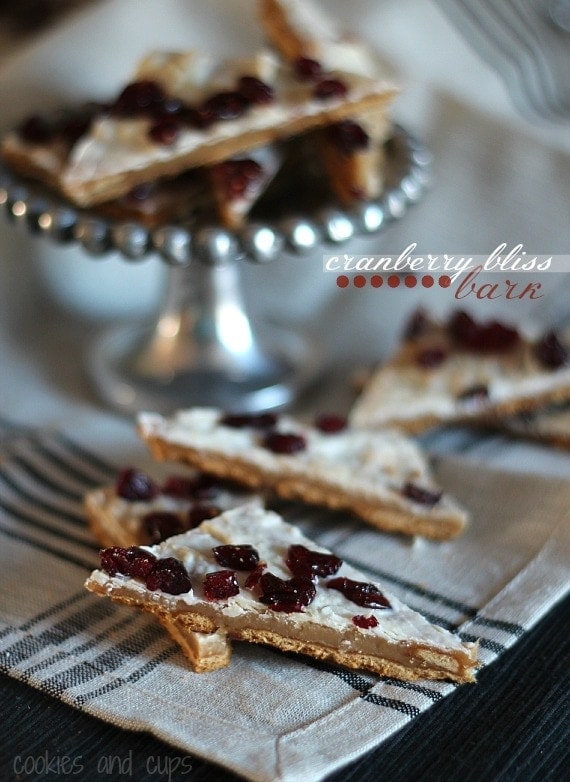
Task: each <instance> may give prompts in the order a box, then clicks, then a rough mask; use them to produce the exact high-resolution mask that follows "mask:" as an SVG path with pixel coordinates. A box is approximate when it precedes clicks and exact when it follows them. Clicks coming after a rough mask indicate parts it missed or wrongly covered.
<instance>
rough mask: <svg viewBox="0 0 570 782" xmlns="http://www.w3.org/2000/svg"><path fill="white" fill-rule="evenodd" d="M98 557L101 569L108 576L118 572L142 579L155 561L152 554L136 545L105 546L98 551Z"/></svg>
mask: <svg viewBox="0 0 570 782" xmlns="http://www.w3.org/2000/svg"><path fill="white" fill-rule="evenodd" d="M100 557H101V568H102V570H104V571H105V573H108V574H109V575H110V576H115V575H117V573H120V574H121V575H123V576H129V577H130V578H142V579H143V580H144V579H145V578H146V577H147V575H148V574H149V573H150V571H151V570H152V569H153V567H154V566H155V564H156V562H157V559H156V557H155V556H154V554H151V553H150V551H145V550H144V549H142V548H139V547H138V546H130V547H129V548H121V547H119V546H112V547H111V548H105V549H103V550H102V551H101V552H100Z"/></svg>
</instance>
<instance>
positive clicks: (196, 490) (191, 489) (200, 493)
mask: <svg viewBox="0 0 570 782" xmlns="http://www.w3.org/2000/svg"><path fill="white" fill-rule="evenodd" d="M220 488H221V487H220V483H219V481H217V480H216V479H215V478H213V477H212V476H210V475H205V474H200V475H198V476H196V477H195V478H194V477H190V476H188V475H170V476H169V477H168V478H167V479H166V481H165V482H164V484H163V486H162V489H161V491H162V493H163V494H167V495H168V496H169V497H177V498H178V499H182V500H195V499H199V500H210V499H213V498H214V497H216V496H217V495H218V494H219V493H220Z"/></svg>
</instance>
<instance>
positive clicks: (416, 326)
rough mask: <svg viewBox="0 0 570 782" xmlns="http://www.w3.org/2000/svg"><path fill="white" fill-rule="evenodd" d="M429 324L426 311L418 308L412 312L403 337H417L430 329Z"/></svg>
mask: <svg viewBox="0 0 570 782" xmlns="http://www.w3.org/2000/svg"><path fill="white" fill-rule="evenodd" d="M429 326H430V321H429V318H428V316H427V314H426V312H425V311H424V310H422V309H418V310H416V311H415V312H414V313H412V315H411V317H410V318H409V320H408V322H407V323H406V325H405V326H404V331H403V337H404V339H417V338H418V337H421V336H422V334H425V333H426V332H427V331H428V329H429Z"/></svg>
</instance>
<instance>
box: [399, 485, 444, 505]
mask: <svg viewBox="0 0 570 782" xmlns="http://www.w3.org/2000/svg"><path fill="white" fill-rule="evenodd" d="M402 494H403V495H404V497H407V498H408V499H409V500H412V502H417V503H418V505H435V504H436V503H437V502H439V501H440V499H441V495H442V492H440V491H431V490H430V489H424V488H423V487H422V486H418V485H417V484H416V483H412V482H408V483H406V484H405V485H404V488H403V489H402Z"/></svg>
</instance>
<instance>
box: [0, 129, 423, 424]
mask: <svg viewBox="0 0 570 782" xmlns="http://www.w3.org/2000/svg"><path fill="white" fill-rule="evenodd" d="M387 150H388V152H387V176H386V180H387V187H386V190H385V192H384V193H383V195H382V197H381V198H380V199H379V200H377V201H373V202H365V203H362V204H359V205H358V206H357V207H356V208H354V209H353V210H350V211H346V210H341V209H339V208H338V207H335V206H334V205H330V204H327V203H326V202H325V203H323V204H322V205H320V206H315V207H314V209H307V208H305V209H304V210H303V216H301V215H299V214H293V213H292V212H291V211H290V207H287V206H286V204H287V203H296V199H295V200H290V201H289V200H288V199H287V197H286V195H282V196H281V206H280V207H279V209H278V210H277V213H276V214H274V215H273V216H269V217H266V216H262V217H260V218H259V219H253V218H252V220H251V221H250V222H249V223H248V224H247V226H246V227H245V229H244V230H243V231H241V232H240V233H233V232H230V231H227V230H224V229H222V228H220V227H218V226H214V225H204V226H201V227H188V226H187V225H184V224H171V225H164V226H160V227H159V228H155V229H147V228H145V227H144V226H142V225H141V224H138V223H114V222H112V221H109V220H105V219H102V218H101V217H99V216H97V215H95V214H94V213H93V212H89V211H83V210H77V209H75V208H73V207H71V206H70V205H69V204H68V203H66V202H64V201H62V200H61V199H59V198H58V197H57V196H55V195H53V194H52V193H47V192H46V191H45V190H42V189H41V188H40V187H39V186H37V185H34V184H30V183H28V182H24V181H22V180H21V179H19V178H18V177H17V176H16V175H14V174H11V173H10V172H8V171H6V170H4V169H1V170H0V204H1V205H2V206H3V208H4V210H5V212H6V213H7V215H8V217H9V218H10V219H11V220H13V221H18V222H20V223H24V225H25V226H26V228H27V229H28V230H29V232H30V233H31V234H32V235H42V236H47V237H49V238H50V239H52V240H53V241H55V242H58V243H70V242H74V243H79V245H81V247H82V248H83V249H84V250H85V253H87V254H88V255H92V256H97V257H100V256H101V255H104V254H106V253H108V252H111V251H119V252H120V253H121V254H122V255H123V256H124V257H125V259H128V260H130V261H133V260H137V259H142V258H143V257H146V256H147V255H148V254H149V253H157V254H158V255H159V256H160V257H161V258H162V259H163V260H164V261H165V263H166V264H168V267H169V274H168V282H167V289H166V293H165V297H164V301H163V305H162V308H161V310H160V312H159V314H158V316H157V317H156V319H155V321H154V322H153V323H150V324H143V325H140V324H139V325H129V326H124V325H123V326H119V327H114V328H113V329H110V330H107V331H105V332H104V333H103V334H102V335H100V336H99V337H98V338H97V340H96V341H95V342H94V344H93V345H92V347H91V349H90V351H89V361H88V363H89V371H90V375H91V378H92V380H93V382H94V384H95V387H96V389H97V391H98V393H99V395H100V397H101V398H102V399H103V400H104V401H105V402H106V403H108V404H110V405H111V406H113V407H115V408H118V409H119V410H121V411H123V412H128V413H130V412H136V411H138V410H141V409H152V410H156V411H160V412H166V413H168V412H172V411H173V410H174V409H177V408H180V407H188V406H192V405H202V404H207V405H213V406H216V407H221V408H222V409H225V410H239V411H243V412H250V411H257V410H269V409H276V408H280V407H284V406H286V405H288V404H290V403H291V402H292V401H293V400H294V399H295V398H296V396H297V395H298V394H299V392H300V391H301V390H302V389H303V388H304V387H306V385H307V384H308V383H309V382H310V381H311V380H313V379H315V377H316V375H317V373H318V372H319V369H320V364H319V352H318V349H317V348H316V347H315V345H314V344H313V343H312V342H311V340H310V339H309V338H307V337H306V336H304V335H299V334H295V333H294V332H293V331H291V330H288V331H280V330H278V329H276V328H274V327H271V326H270V325H269V324H261V325H255V324H254V323H253V321H252V319H251V317H250V315H249V313H248V311H247V308H246V305H245V303H244V298H243V295H242V290H241V284H240V270H241V268H242V263H244V262H250V263H254V264H267V263H272V262H275V261H278V260H279V258H280V257H282V255H283V253H285V252H292V253H296V254H305V255H306V254H311V253H315V252H317V251H318V249H319V248H323V252H324V247H325V246H326V245H329V246H336V247H338V246H339V245H343V244H345V243H347V242H349V241H350V240H351V239H352V238H353V237H355V236H357V235H359V234H360V235H367V234H368V235H371V234H376V233H379V232H381V231H382V230H383V229H384V227H385V226H386V225H387V224H389V223H390V222H391V221H394V220H398V219H400V218H402V217H403V216H404V215H405V213H406V211H407V210H408V208H409V207H410V206H411V205H413V204H415V203H416V202H418V201H419V200H420V199H421V197H422V195H423V193H424V192H425V190H426V188H427V186H428V184H429V179H430V157H431V156H430V154H429V152H428V151H427V150H426V148H425V147H424V146H423V144H421V143H420V142H419V141H417V140H416V139H414V138H413V137H412V136H411V135H410V134H409V133H408V132H406V131H405V130H404V129H403V128H401V127H395V129H394V134H393V138H392V139H391V140H390V142H389V144H388V146H387ZM279 212H280V213H279ZM307 215H309V216H307Z"/></svg>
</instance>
